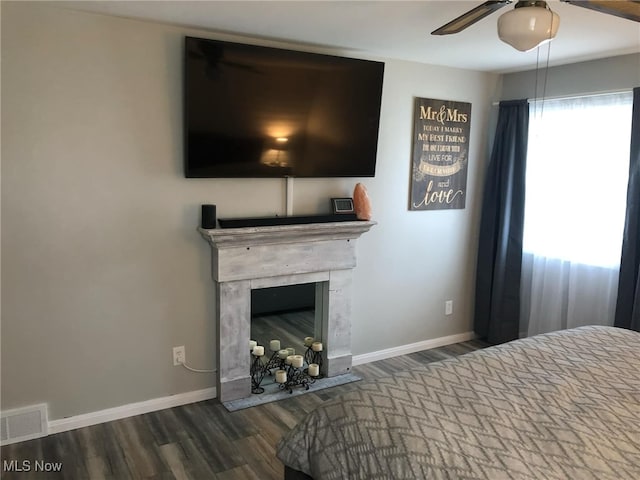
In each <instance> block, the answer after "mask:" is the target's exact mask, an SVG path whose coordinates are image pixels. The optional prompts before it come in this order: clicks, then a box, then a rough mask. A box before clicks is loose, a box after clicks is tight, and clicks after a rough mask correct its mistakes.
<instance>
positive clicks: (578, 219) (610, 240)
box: [520, 92, 633, 335]
mask: <svg viewBox="0 0 640 480" xmlns="http://www.w3.org/2000/svg"><path fill="white" fill-rule="evenodd" d="M632 101H633V97H632V94H631V92H629V93H624V94H607V95H596V96H589V97H581V98H571V99H561V100H546V101H545V102H544V105H543V104H541V103H539V102H538V103H532V104H531V105H530V119H529V144H528V151H527V171H526V197H525V218H524V239H523V257H522V283H521V325H520V328H521V334H522V335H525V334H526V335H534V334H537V333H544V332H549V331H553V330H560V329H564V328H572V327H577V326H580V325H591V324H596V325H613V320H614V315H615V303H616V295H617V285H618V275H619V268H620V256H621V250H622V234H623V230H624V222H625V214H626V195H627V184H628V176H629V154H630V150H629V145H630V141H631V113H632Z"/></svg>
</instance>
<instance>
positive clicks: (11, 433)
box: [0, 403, 48, 445]
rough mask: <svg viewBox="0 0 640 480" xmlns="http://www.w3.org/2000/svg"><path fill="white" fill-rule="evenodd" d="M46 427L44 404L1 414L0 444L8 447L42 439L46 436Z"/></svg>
mask: <svg viewBox="0 0 640 480" xmlns="http://www.w3.org/2000/svg"><path fill="white" fill-rule="evenodd" d="M47 425H48V420H47V406H46V405H45V404H44V403H43V404H41V405H33V406H31V407H24V408H16V409H14V410H7V411H5V412H2V414H1V415H0V444H2V445H9V444H10V443H16V442H22V441H24V440H31V439H33V438H39V437H44V436H46V435H47V434H48V430H47Z"/></svg>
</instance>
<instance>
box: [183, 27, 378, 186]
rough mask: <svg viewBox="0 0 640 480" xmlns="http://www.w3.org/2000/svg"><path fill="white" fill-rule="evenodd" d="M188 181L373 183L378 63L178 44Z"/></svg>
mask: <svg viewBox="0 0 640 480" xmlns="http://www.w3.org/2000/svg"><path fill="white" fill-rule="evenodd" d="M184 61H185V62H184V66H185V72H184V73H185V77H184V80H185V83H184V95H185V112H184V120H185V125H184V126H185V176H186V177H201V178H202V177H236V178H237V177H285V176H293V177H372V176H374V175H375V165H376V153H377V145H378V125H379V121H380V102H381V96H382V79H383V74H384V63H382V62H375V61H370V60H360V59H354V58H345V57H336V56H331V55H320V54H314V53H307V52H299V51H292V50H283V49H277V48H269V47H261V46H255V45H244V44H239V43H231V42H223V41H217V40H205V39H200V38H193V37H186V38H185V57H184Z"/></svg>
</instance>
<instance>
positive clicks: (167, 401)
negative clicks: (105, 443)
mask: <svg viewBox="0 0 640 480" xmlns="http://www.w3.org/2000/svg"><path fill="white" fill-rule="evenodd" d="M216 396H217V395H216V389H215V387H211V388H205V389H203V390H195V391H193V392H186V393H178V394H176V395H170V396H168V397H161V398H152V399H151V400H145V401H144V402H137V403H130V404H128V405H122V406H120V407H114V408H107V409H106V410H99V411H97V412H91V413H85V414H82V415H75V416H73V417H67V418H61V419H60V420H52V421H50V422H49V434H50V435H52V434H54V433H60V432H66V431H69V430H75V429H76V428H82V427H89V426H91V425H97V424H99V423H105V422H111V421H113V420H120V419H122V418H128V417H133V416H134V415H141V414H143V413H149V412H155V411H157V410H164V409H165V408H172V407H178V406H180V405H186V404H188V403H194V402H200V401H202V400H210V399H212V398H216Z"/></svg>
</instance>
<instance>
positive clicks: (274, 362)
mask: <svg viewBox="0 0 640 480" xmlns="http://www.w3.org/2000/svg"><path fill="white" fill-rule="evenodd" d="M284 365H285V363H284V359H282V358H280V357H279V356H278V351H277V350H276V351H275V352H273V353H272V354H271V358H270V359H269V361H268V362H267V363H266V364H265V366H264V367H263V368H264V370H266V373H268V374H269V375H273V373H272V372H271V370H273V369H274V368H275V369H281V368H284Z"/></svg>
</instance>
